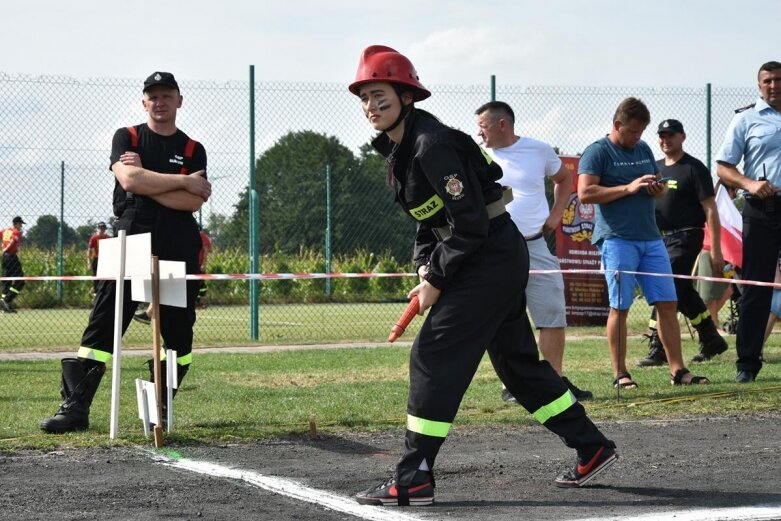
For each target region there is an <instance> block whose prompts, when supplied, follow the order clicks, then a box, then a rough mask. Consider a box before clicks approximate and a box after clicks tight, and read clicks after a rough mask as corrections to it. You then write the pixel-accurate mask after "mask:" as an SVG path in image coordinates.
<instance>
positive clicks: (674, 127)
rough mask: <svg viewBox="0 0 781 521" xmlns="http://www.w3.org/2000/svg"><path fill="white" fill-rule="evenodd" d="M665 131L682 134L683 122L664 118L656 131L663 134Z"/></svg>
mask: <svg viewBox="0 0 781 521" xmlns="http://www.w3.org/2000/svg"><path fill="white" fill-rule="evenodd" d="M665 132H667V133H669V134H675V133H676V132H679V133H681V134H683V133H684V132H683V123H681V122H680V121H678V120H677V119H665V120H664V121H662V122H661V123H659V130H657V131H656V133H657V134H663V133H665Z"/></svg>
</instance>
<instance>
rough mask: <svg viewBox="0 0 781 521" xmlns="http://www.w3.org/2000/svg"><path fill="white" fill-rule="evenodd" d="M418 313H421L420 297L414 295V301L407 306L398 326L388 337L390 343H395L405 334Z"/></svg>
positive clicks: (392, 329)
mask: <svg viewBox="0 0 781 521" xmlns="http://www.w3.org/2000/svg"><path fill="white" fill-rule="evenodd" d="M418 311H420V303H419V302H418V296H417V295H412V299H410V301H409V304H407V309H405V310H404V313H402V314H401V317H399V321H398V322H396V325H395V326H393V327H392V328H391V332H390V335H388V342H394V341H395V340H396V339H397V338H399V337H400V336H401V335H402V334H403V333H404V330H405V329H407V326H408V325H409V323H410V322H412V319H413V318H415V315H417V314H418Z"/></svg>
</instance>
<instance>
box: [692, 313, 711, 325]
mask: <svg viewBox="0 0 781 521" xmlns="http://www.w3.org/2000/svg"><path fill="white" fill-rule="evenodd" d="M706 318H707V319H708V320H710V311H708V310H707V309H706V310H705V311H703V312H702V313H700V314H699V315H697V316H696V317H694V318H692V319H691V320H689V322H691V323H692V325H693V326H699V325H700V323H701V322H702V321H703V320H705V319H706Z"/></svg>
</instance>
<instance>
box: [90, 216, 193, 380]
mask: <svg viewBox="0 0 781 521" xmlns="http://www.w3.org/2000/svg"><path fill="white" fill-rule="evenodd" d="M187 217H189V219H184V218H183V219H180V220H178V221H173V222H172V221H170V220H166V219H161V218H158V217H157V216H156V215H154V216H150V217H146V218H142V217H140V216H139V215H137V213H136V211H135V209H133V208H130V209H127V210H125V212H124V213H123V214H122V217H121V218H120V220H119V222H118V229H122V230H126V231H127V234H128V235H135V234H138V233H146V232H151V233H152V254H153V255H157V256H158V258H159V259H160V260H169V261H182V262H185V264H186V272H187V273H199V269H198V251H199V250H200V248H201V239H200V236H199V235H198V228H197V225H196V224H195V221H194V220H193V219H192V216H189V215H188V216H187ZM190 221H192V222H190ZM124 291H125V293H124V303H123V309H122V311H123V313H122V334H123V335H124V333H125V331H126V330H127V328H128V326H129V325H130V321H131V320H132V318H133V313H134V312H135V310H136V309H137V307H138V302H134V301H133V300H131V298H130V282H129V281H128V282H125V290H124ZM197 294H198V284H197V281H187V307H186V308H178V307H173V306H160V334H161V336H162V337H163V347H164V348H166V349H173V350H175V351H176V354H177V358H178V364H179V365H189V364H190V361H191V359H192V344H193V326H194V325H195V299H196V296H197ZM115 295H116V283H115V282H112V281H100V283H99V284H98V290H97V295H96V298H95V305H94V307H93V308H92V312H91V313H90V317H89V323H88V324H87V327H86V329H85V330H84V334H83V335H82V339H81V348H80V349H79V357H80V358H87V359H91V360H95V361H97V362H103V363H106V362H108V360H109V359H110V358H111V355H112V353H113V351H114V300H115V298H116V296H115Z"/></svg>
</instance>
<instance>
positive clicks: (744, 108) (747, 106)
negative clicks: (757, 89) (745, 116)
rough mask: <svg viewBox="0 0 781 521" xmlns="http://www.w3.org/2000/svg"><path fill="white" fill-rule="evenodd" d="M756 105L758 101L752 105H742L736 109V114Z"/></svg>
mask: <svg viewBox="0 0 781 521" xmlns="http://www.w3.org/2000/svg"><path fill="white" fill-rule="evenodd" d="M754 105H756V103H752V104H751V105H746V106H745V107H740V108H739V109H735V114H740V113H741V112H743V111H744V110H748V109H750V108H754Z"/></svg>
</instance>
